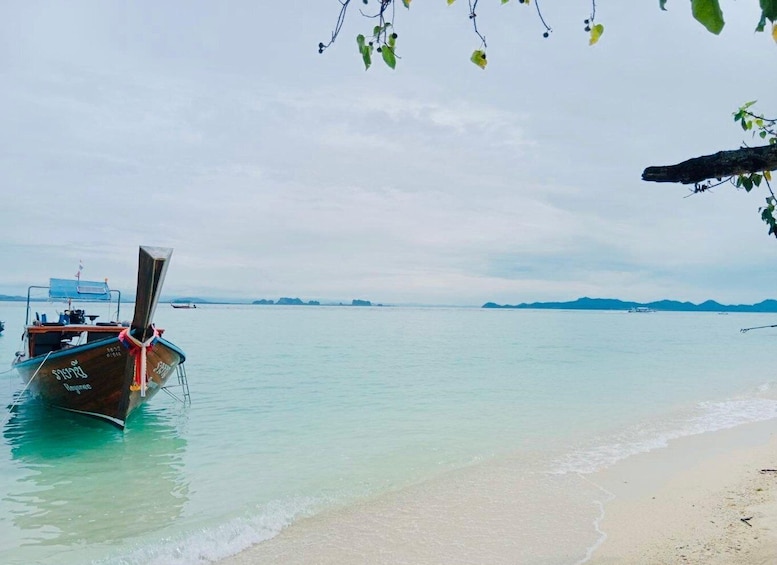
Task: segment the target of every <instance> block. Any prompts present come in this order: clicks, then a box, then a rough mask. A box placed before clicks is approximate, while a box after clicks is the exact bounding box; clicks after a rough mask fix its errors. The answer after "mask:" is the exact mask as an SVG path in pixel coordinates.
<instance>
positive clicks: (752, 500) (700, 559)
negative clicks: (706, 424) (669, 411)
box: [590, 421, 777, 565]
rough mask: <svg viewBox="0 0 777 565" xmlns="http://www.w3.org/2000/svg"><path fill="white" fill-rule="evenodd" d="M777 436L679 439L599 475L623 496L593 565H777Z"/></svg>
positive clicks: (756, 427) (748, 433) (758, 431)
mask: <svg viewBox="0 0 777 565" xmlns="http://www.w3.org/2000/svg"><path fill="white" fill-rule="evenodd" d="M776 430H777V425H775V423H774V422H773V421H772V422H764V423H758V424H750V425H746V426H741V427H738V428H735V429H731V430H724V431H720V432H715V433H707V434H703V435H700V436H692V437H688V438H683V439H679V440H676V441H673V442H672V443H671V444H670V445H669V447H668V448H666V449H661V450H658V451H655V452H651V453H647V454H643V455H638V456H635V457H631V458H630V459H628V460H626V461H623V462H621V463H620V464H618V465H615V466H614V467H612V468H610V469H607V470H605V471H603V472H601V473H599V474H598V475H597V476H594V477H592V478H593V479H594V480H596V481H597V482H599V484H601V485H602V486H604V487H605V488H607V489H608V490H610V491H611V492H612V493H613V494H614V495H615V498H614V499H613V501H612V502H611V503H610V504H608V505H607V509H606V512H605V517H604V520H603V521H602V523H601V528H602V530H603V531H604V532H605V533H606V534H607V538H606V540H605V542H604V543H603V544H602V545H601V547H600V548H599V549H598V551H596V552H595V554H594V558H593V559H592V560H591V561H590V563H592V564H593V565H606V564H615V563H661V564H663V563H667V564H669V563H704V564H720V565H723V564H742V565H744V564H749V565H755V564H766V563H769V564H774V563H777V472H772V471H763V470H766V469H777V435H776V434H775V431H776ZM743 519H744V520H743Z"/></svg>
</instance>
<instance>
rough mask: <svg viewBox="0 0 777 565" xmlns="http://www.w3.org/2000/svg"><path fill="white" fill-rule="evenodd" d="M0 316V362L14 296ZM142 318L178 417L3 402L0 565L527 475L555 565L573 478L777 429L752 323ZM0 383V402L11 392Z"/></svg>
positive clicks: (623, 318)
mask: <svg viewBox="0 0 777 565" xmlns="http://www.w3.org/2000/svg"><path fill="white" fill-rule="evenodd" d="M51 310H52V311H53V310H54V307H53V306H52V307H51ZM127 312H130V310H128V311H127ZM127 315H129V314H127ZM0 319H2V320H5V321H6V331H5V332H4V334H2V335H0V360H5V361H3V364H2V365H0V371H2V370H5V369H6V368H7V367H8V366H9V365H10V362H11V360H12V358H13V352H14V351H15V350H16V349H18V348H19V347H20V340H19V337H20V335H21V331H22V325H23V322H24V305H23V304H18V303H0ZM157 322H158V325H160V326H162V327H164V328H165V329H166V334H165V336H166V337H167V338H168V339H170V340H171V341H172V342H173V343H175V344H176V345H178V346H179V347H181V348H182V349H183V350H184V351H185V352H186V353H187V355H188V359H187V363H186V367H187V371H188V374H189V384H190V387H191V393H192V405H191V406H190V407H183V406H181V405H180V404H178V403H176V402H175V401H174V400H173V399H170V398H167V397H166V396H163V395H158V396H157V397H155V398H154V399H153V401H152V402H151V403H150V404H149V405H148V406H146V407H144V408H143V409H142V410H141V411H140V412H139V413H137V414H135V415H133V418H132V419H131V420H130V422H129V426H128V429H127V430H126V431H125V432H124V433H121V432H119V431H118V430H115V429H113V428H112V427H110V426H107V425H105V424H103V423H101V422H97V421H93V420H90V419H86V418H84V417H81V416H73V415H68V414H64V413H61V412H55V411H50V410H47V409H45V408H42V407H40V406H38V405H37V404H35V403H32V402H30V401H27V400H26V399H24V398H22V399H21V400H20V403H19V405H18V406H17V408H16V410H15V412H14V414H13V415H9V414H8V413H7V410H6V411H4V413H3V416H2V418H3V420H6V419H7V422H5V423H4V425H3V429H2V440H1V442H0V499H1V500H2V504H0V562H2V563H8V564H10V563H20V564H21V563H31V562H37V563H58V564H59V563H85V562H86V563H88V562H96V563H154V562H156V563H206V562H209V561H213V560H217V559H220V558H223V557H226V556H227V555H230V554H232V553H235V552H237V551H239V550H241V549H244V548H245V547H247V546H248V545H251V544H254V543H257V542H261V541H262V540H265V539H269V538H271V537H273V536H274V535H275V534H277V532H278V531H280V529H281V528H283V527H285V526H287V525H289V524H292V523H293V522H294V521H296V520H298V519H299V518H300V517H302V516H307V515H311V514H316V513H319V512H322V511H325V510H327V509H332V508H339V507H348V506H350V505H354V504H370V501H372V500H375V499H376V497H380V495H383V494H385V493H393V494H392V496H397V497H400V498H401V496H402V493H406V492H410V491H412V489H417V488H419V485H424V486H423V491H424V493H425V495H429V496H433V497H434V500H436V501H438V502H439V501H440V500H444V499H445V497H446V496H447V494H446V493H451V494H450V496H451V497H452V496H453V494H452V492H453V491H452V490H451V489H453V488H454V485H455V484H456V482H457V481H461V480H463V479H462V477H463V476H466V473H474V475H472V476H481V477H484V476H489V477H491V478H492V480H491V481H490V484H491V485H492V487H493V488H496V487H495V485H498V484H499V481H500V478H499V477H502V478H504V477H506V476H510V477H513V478H515V477H520V480H521V481H525V482H527V484H528V483H530V484H531V488H528V486H526V485H524V486H525V487H526V488H522V489H520V493H513V495H514V496H518V497H523V499H521V501H520V502H521V506H522V507H523V508H525V512H526V515H527V516H529V515H530V513H531V512H533V511H535V510H537V509H538V508H539V507H538V505H542V507H543V508H545V509H547V508H548V507H549V506H552V505H553V504H558V505H560V506H564V507H565V508H569V509H570V510H569V511H568V512H567V513H566V514H565V516H564V517H563V519H564V520H567V521H569V523H568V524H565V525H564V527H565V528H566V531H570V528H571V527H572V526H571V525H570V524H574V528H577V529H579V535H577V534H575V535H570V536H569V539H568V540H566V542H565V544H555V545H556V547H553V543H552V542H553V540H552V539H551V538H548V536H551V534H550V533H549V532H553V531H558V530H557V529H555V530H554V528H553V525H552V524H544V525H543V524H537V522H536V520H530V519H528V518H527V523H526V528H528V530H531V528H535V529H537V531H529V534H528V535H529V537H530V538H531V539H533V540H534V541H535V542H536V546H537V549H536V550H533V549H527V548H531V547H533V546H532V545H531V543H529V542H528V541H527V542H526V543H524V544H523V545H522V548H523V551H530V552H531V551H533V552H534V553H530V557H531V559H533V561H534V562H537V563H539V562H543V563H575V562H577V561H579V560H580V559H582V558H583V557H584V556H585V553H586V549H587V548H589V547H590V546H591V545H592V544H594V543H595V542H596V540H597V539H598V538H597V532H596V531H595V527H594V521H595V520H596V518H597V517H598V516H599V512H600V508H599V507H598V506H596V505H595V504H592V501H593V502H596V501H597V500H598V499H597V496H599V495H597V494H596V493H595V492H594V491H595V489H591V487H590V485H588V486H586V483H585V479H584V475H585V473H588V472H591V471H594V470H596V469H598V468H601V467H603V466H606V465H609V464H611V463H613V462H615V461H617V460H619V459H622V458H624V457H627V456H628V455H630V454H633V453H636V452H640V451H645V450H649V449H655V448H658V447H661V446H662V445H664V444H665V442H666V441H667V440H668V439H671V438H672V437H679V436H682V435H688V434H692V433H701V432H704V431H708V430H714V429H719V428H722V427H730V426H733V425H737V424H741V423H746V422H750V421H756V420H763V419H770V418H774V417H775V416H777V412H776V409H777V402H775V398H776V397H777V394H775V391H774V390H773V387H772V381H773V376H772V374H771V355H772V353H771V347H772V345H773V344H774V342H775V341H774V340H775V337H777V333H775V331H774V330H760V331H757V332H749V333H747V334H741V333H740V332H739V329H740V328H742V327H748V326H757V325H765V324H770V323H773V322H774V319H773V317H771V316H769V315H759V314H730V315H725V316H722V315H717V314H707V313H705V314H696V313H664V312H656V313H650V314H629V313H625V312H585V311H584V312H575V311H536V310H535V311H532V310H520V311H518V310H512V311H506V310H482V309H467V308H393V307H386V308H361V307H312V306H305V307H275V306H207V305H206V306H203V307H201V308H197V309H195V310H175V309H172V308H170V307H169V306H168V305H161V306H160V308H159V311H158V315H157ZM0 379H2V380H0V401H1V402H2V405H3V406H8V405H10V404H11V403H12V402H13V401H14V400H15V395H16V393H17V392H18V391H19V390H20V389H21V388H22V385H21V383H20V381H19V379H18V377H17V376H16V375H15V374H14V373H7V374H2V375H0ZM457 473H458V474H457ZM461 473H465V475H462V474H461ZM500 473H501V474H500ZM581 474H582V475H581ZM484 488H486V487H484ZM431 493H433V494H431ZM483 494H484V496H485V494H486V493H485V491H484V492H483ZM599 494H600V495H601V493H599ZM381 504H385V499H382V502H381ZM495 519H496V520H497V522H499V521H500V520H499V516H497V517H495ZM511 519H515V520H519V518H516V517H514V516H513V517H511ZM559 519H562V518H561V517H560V518H559ZM501 521H503V520H501ZM556 526H559V524H556ZM505 535H507V532H505ZM546 538H548V539H546ZM549 541H550V542H551V543H550V546H551V547H548V546H549V543H548V542H549ZM343 543H348V540H343ZM562 545H563V547H562ZM541 548H545V549H541ZM541 551H545V552H546V553H547V554H542V555H540V554H539V552H541ZM530 557H527V559H529V560H528V561H527V562H532V560H531V559H530Z"/></svg>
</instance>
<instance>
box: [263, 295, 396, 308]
mask: <svg viewBox="0 0 777 565" xmlns="http://www.w3.org/2000/svg"><path fill="white" fill-rule="evenodd" d="M251 304H258V305H262V306H270V305H275V306H321V302H319V301H318V300H309V301H308V302H305V301H303V300H301V299H299V298H286V297H283V298H279V299H278V300H270V299H267V298H261V299H259V300H254V301H253V302H251ZM372 305H373V304H372V302H370V301H369V300H358V299H354V300H352V301H351V304H343V303H342V302H340V303H339V304H337V305H336V306H372ZM376 306H383V305H382V304H376Z"/></svg>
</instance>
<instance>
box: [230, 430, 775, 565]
mask: <svg viewBox="0 0 777 565" xmlns="http://www.w3.org/2000/svg"><path fill="white" fill-rule="evenodd" d="M776 428H777V424H775V422H773V421H772V422H765V423H758V424H749V425H746V426H740V427H738V428H735V429H730V430H724V431H719V432H715V433H706V434H702V435H697V436H691V437H686V438H682V439H678V440H675V441H673V442H671V444H670V445H669V446H668V447H667V448H664V449H658V450H655V451H652V452H650V453H645V454H641V455H636V456H633V457H630V458H629V459H627V460H625V461H622V462H620V463H618V464H616V465H614V466H612V467H610V468H608V469H606V470H604V471H601V472H599V473H596V474H593V475H589V476H587V477H586V478H587V479H590V483H591V487H592V488H594V485H596V487H595V488H600V489H605V490H606V491H607V492H609V493H611V494H612V497H611V500H610V501H609V502H608V503H607V504H606V506H605V512H604V518H603V519H602V520H601V522H600V524H599V527H600V529H601V532H603V535H599V537H598V542H597V541H596V538H592V545H594V546H595V547H596V549H595V551H593V552H592V555H591V557H590V559H589V560H588V561H585V559H586V558H585V556H581V555H580V554H571V553H570V554H569V555H564V554H563V551H562V554H561V555H558V556H557V557H558V558H559V559H560V560H557V561H555V562H557V563H558V562H561V563H570V565H571V564H573V563H581V562H587V563H591V564H592V565H609V564H623V563H651V564H675V563H704V564H748V565H752V564H766V563H777V496H776V495H777V472H771V471H766V472H762V470H764V469H776V468H777V435H776V434H775V429H776ZM488 469H489V467H487V466H485V467H481V468H480V469H479V470H478V472H479V473H480V476H477V475H476V474H472V473H463V474H462V475H461V477H460V480H458V481H456V482H454V483H453V484H455V485H456V493H455V496H436V495H435V494H434V493H431V494H430V493H429V492H427V491H425V490H424V486H423V485H418V486H416V487H412V488H410V489H406V490H404V491H402V492H399V493H394V494H393V495H391V496H388V497H382V498H381V499H379V500H373V501H370V502H369V504H365V505H362V506H360V505H357V506H354V507H348V508H345V509H342V510H339V511H335V512H329V513H326V514H324V515H320V516H314V517H312V518H309V519H303V520H301V521H300V522H298V523H297V524H295V525H294V526H292V527H290V528H288V529H286V530H284V531H283V532H281V534H280V535H278V536H277V537H275V538H273V539H271V540H269V541H267V542H264V543H262V544H260V545H258V546H255V547H253V548H250V549H248V550H246V551H244V552H242V553H240V554H238V555H236V556H233V557H231V558H229V559H227V560H224V561H223V562H222V563H224V564H227V565H245V564H254V563H275V564H291V563H299V564H303V563H305V564H312V563H316V564H329V563H331V564H335V563H337V564H340V565H346V564H364V563H381V564H383V563H385V564H388V563H392V564H398V563H406V564H414V565H420V564H437V563H446V564H452V563H462V564H464V563H483V564H501V563H504V564H508V563H510V564H515V563H527V564H534V563H539V562H548V561H546V560H545V557H543V558H542V559H539V555H537V556H535V555H534V554H533V551H534V550H533V549H532V546H531V545H527V544H526V543H524V542H523V541H518V540H521V539H522V538H521V536H520V533H521V529H522V528H525V527H526V525H527V524H526V520H527V517H526V516H524V515H522V514H521V509H520V508H518V507H517V506H518V505H515V504H514V503H513V501H515V500H517V499H519V498H520V497H519V493H522V492H525V489H526V488H527V487H530V485H528V484H525V482H524V481H522V480H521V479H520V478H512V479H510V480H505V478H504V477H505V474H504V473H496V472H495V473H491V472H489V471H488ZM484 485H485V488H484ZM495 492H499V493H501V494H502V496H484V493H495ZM547 502H548V507H547V509H546V510H547V513H548V515H550V514H553V515H556V516H558V515H560V514H563V513H564V508H563V507H556V506H554V504H556V503H555V502H554V501H552V500H548V501H547ZM531 519H532V520H534V521H535V522H536V521H539V522H541V521H542V520H543V516H541V515H540V516H534V517H532V518H531ZM743 519H745V520H743ZM589 529H590V527H589ZM574 530H575V526H573V525H572V517H570V525H569V528H559V531H557V532H555V534H554V536H553V537H555V538H556V541H557V543H558V547H559V548H563V547H564V542H566V541H567V540H568V539H569V538H570V537H574V536H577V535H581V536H582V535H583V533H582V532H576V531H574ZM589 533H590V532H589ZM581 539H582V538H581ZM535 541H536V542H537V544H539V545H538V546H537V547H539V546H541V545H543V544H548V543H551V544H553V543H554V540H553V539H544V540H543V539H537V540H535Z"/></svg>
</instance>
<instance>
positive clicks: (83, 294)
mask: <svg viewBox="0 0 777 565" xmlns="http://www.w3.org/2000/svg"><path fill="white" fill-rule="evenodd" d="M49 298H51V299H53V300H90V301H106V302H107V301H109V300H110V299H111V289H110V288H108V283H107V282H96V281H82V280H73V279H49Z"/></svg>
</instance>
